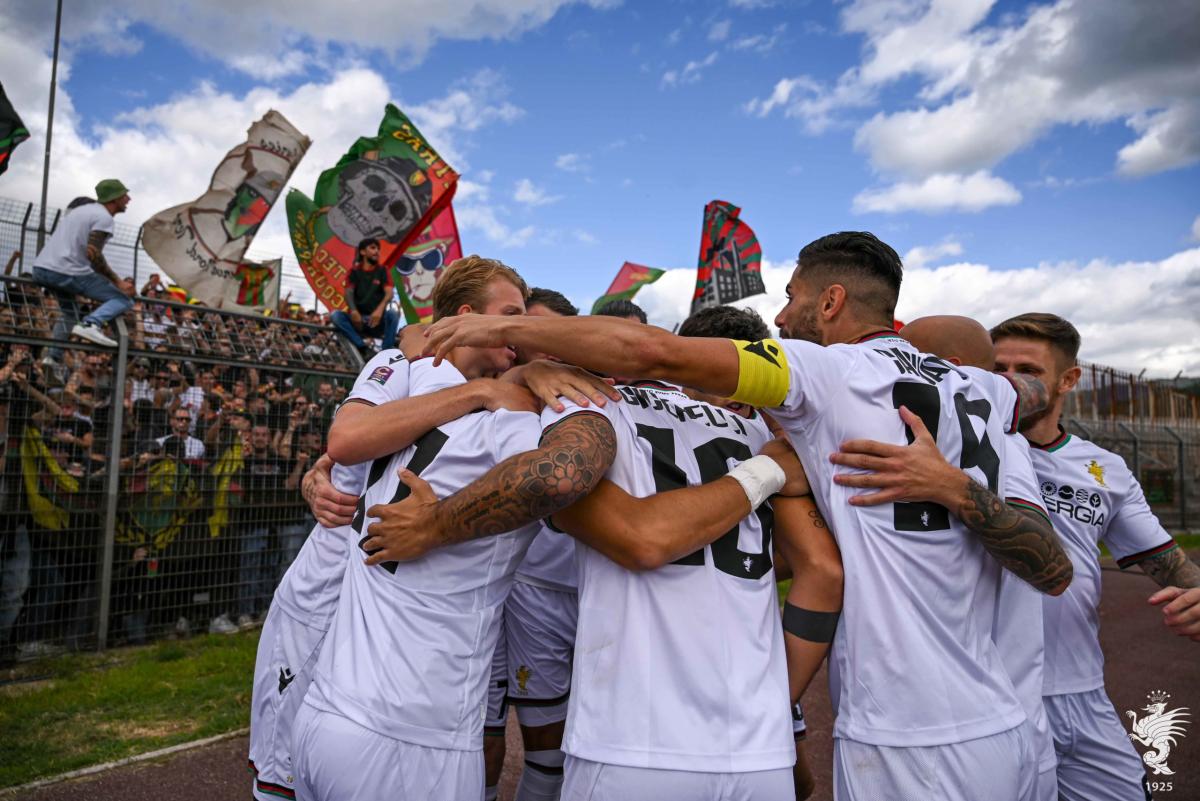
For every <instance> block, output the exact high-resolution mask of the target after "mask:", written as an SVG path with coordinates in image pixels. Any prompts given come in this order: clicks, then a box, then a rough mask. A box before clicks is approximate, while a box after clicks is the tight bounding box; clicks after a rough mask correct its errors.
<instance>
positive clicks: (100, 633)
mask: <svg viewBox="0 0 1200 801" xmlns="http://www.w3.org/2000/svg"><path fill="white" fill-rule="evenodd" d="M113 322H114V323H115V324H116V328H117V357H116V362H115V364H114V365H113V368H114V370H115V372H116V375H114V376H113V390H112V398H111V400H110V401H109V403H111V404H112V406H111V408H112V415H111V416H110V417H109V422H108V428H109V435H108V472H106V473H105V474H104V550H103V554H102V555H101V557H100V558H101V562H100V604H99V612H98V614H99V616H100V619H99V620H98V621H97V622H96V644H97V647H98V648H99V649H100V650H104V649H105V648H106V647H107V646H108V614H109V609H111V607H112V575H113V543H114V540H115V538H116V535H117V502H118V500H119V498H120V491H121V469H120V466H121V434H122V432H123V430H124V428H125V374H126V372H127V366H128V365H127V364H126V362H127V361H128V358H129V332H128V330H127V329H126V327H125V320H124V318H123V317H117V318H116V320H114V321H113Z"/></svg>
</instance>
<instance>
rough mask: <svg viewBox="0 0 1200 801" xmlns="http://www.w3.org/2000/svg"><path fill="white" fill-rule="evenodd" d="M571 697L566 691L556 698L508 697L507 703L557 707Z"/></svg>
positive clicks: (569, 692) (568, 691)
mask: <svg viewBox="0 0 1200 801" xmlns="http://www.w3.org/2000/svg"><path fill="white" fill-rule="evenodd" d="M570 697H571V691H570V690H567V691H566V692H565V693H563V694H562V695H560V696H558V697H557V698H520V697H516V696H512V695H510V696H508V702H509V703H510V704H512V705H513V706H558V705H559V704H563V703H566V701H567V699H568V698H570Z"/></svg>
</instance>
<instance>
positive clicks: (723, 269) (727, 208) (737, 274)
mask: <svg viewBox="0 0 1200 801" xmlns="http://www.w3.org/2000/svg"><path fill="white" fill-rule="evenodd" d="M741 211H742V210H741V209H740V208H738V207H737V206H735V205H733V204H732V203H726V202H725V201H724V200H714V201H712V202H711V203H709V204H708V205H707V206H705V207H704V225H703V227H702V228H701V229H700V262H699V264H698V265H697V267H696V291H695V293H693V295H692V313H693V314H694V313H695V312H697V311H699V310H700V309H703V308H706V307H708V306H720V305H722V304H724V303H730V302H732V301H735V300H737V299H738V298H746V297H749V296H751V295H761V294H763V293H764V292H766V291H767V290H766V288H765V287H764V286H763V280H762V271H761V269H760V268H761V267H762V248H761V247H759V244H758V237H756V236H755V235H754V232H753V231H751V230H750V226H748V225H746V223H744V222H743V221H742V220H740V219H739V218H738V214H740V213H741Z"/></svg>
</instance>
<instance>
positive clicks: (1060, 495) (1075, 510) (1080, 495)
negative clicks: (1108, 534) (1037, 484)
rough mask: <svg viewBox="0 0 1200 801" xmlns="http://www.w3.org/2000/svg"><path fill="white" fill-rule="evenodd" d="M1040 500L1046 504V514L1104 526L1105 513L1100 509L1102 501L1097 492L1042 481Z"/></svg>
mask: <svg viewBox="0 0 1200 801" xmlns="http://www.w3.org/2000/svg"><path fill="white" fill-rule="evenodd" d="M1042 500H1043V501H1045V503H1046V511H1047V512H1054V513H1056V514H1060V515H1062V516H1063V517H1068V518H1070V519H1072V520H1078V521H1079V522H1080V523H1087V524H1089V525H1093V526H1103V525H1104V519H1105V511H1104V510H1103V509H1102V508H1101V507H1102V505H1103V503H1104V499H1103V498H1102V497H1101V496H1100V493H1099V492H1095V491H1093V490H1090V489H1087V488H1086V487H1080V488H1078V489H1077V488H1075V487H1073V486H1071V485H1070V484H1063V485H1062V486H1059V485H1058V484H1055V483H1054V482H1053V481H1043V482H1042Z"/></svg>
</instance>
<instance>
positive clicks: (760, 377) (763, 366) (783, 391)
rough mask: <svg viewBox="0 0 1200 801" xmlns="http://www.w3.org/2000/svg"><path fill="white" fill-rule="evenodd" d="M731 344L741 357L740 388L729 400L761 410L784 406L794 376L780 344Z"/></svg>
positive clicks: (763, 341)
mask: <svg viewBox="0 0 1200 801" xmlns="http://www.w3.org/2000/svg"><path fill="white" fill-rule="evenodd" d="M731 341H732V342H733V344H734V347H736V348H737V354H738V384H737V391H735V392H734V393H733V395H731V396H730V400H735V401H738V402H740V403H748V404H750V405H751V406H756V407H759V408H762V409H770V408H772V407H775V406H780V405H782V404H783V401H784V400H785V399H786V398H787V394H788V387H789V386H790V385H791V375H790V374H789V372H788V363H787V354H785V353H784V352H783V348H782V347H781V346H780V344H779V343H778V342H777V341H776V340H774V339H760V340H759V341H758V342H746V341H745V340H740V339H734V340H731Z"/></svg>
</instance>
